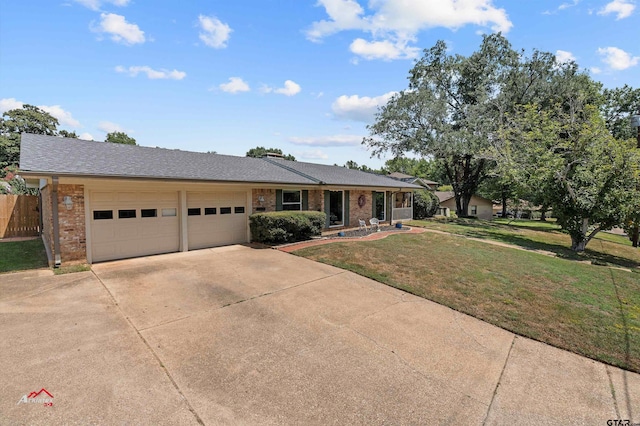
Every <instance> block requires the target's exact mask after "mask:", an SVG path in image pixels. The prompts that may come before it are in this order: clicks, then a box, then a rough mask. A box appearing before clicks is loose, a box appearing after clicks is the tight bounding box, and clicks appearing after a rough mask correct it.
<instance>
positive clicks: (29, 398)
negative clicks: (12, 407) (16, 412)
mask: <svg viewBox="0 0 640 426" xmlns="http://www.w3.org/2000/svg"><path fill="white" fill-rule="evenodd" d="M20 404H44V406H45V407H51V406H53V395H51V393H49V391H47V390H46V389H45V388H42V389H40V390H39V391H38V392H35V391H34V392H31V393H30V394H29V395H27V394H24V395H22V398H20V400H19V401H18V405H20Z"/></svg>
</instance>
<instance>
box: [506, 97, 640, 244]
mask: <svg viewBox="0 0 640 426" xmlns="http://www.w3.org/2000/svg"><path fill="white" fill-rule="evenodd" d="M510 132H513V134H514V135H518V137H519V138H520V144H519V146H518V153H517V155H516V156H515V158H517V161H516V163H515V166H516V167H517V168H518V169H519V170H521V179H523V182H524V184H525V185H527V186H529V187H541V188H545V192H544V197H545V201H546V202H547V203H548V205H550V206H551V207H552V209H553V212H554V215H555V216H556V217H557V218H558V223H559V224H560V226H561V227H562V228H563V229H564V230H565V231H566V232H568V234H569V235H570V236H571V248H572V250H574V251H578V252H581V251H584V249H585V247H586V245H587V244H588V243H589V241H590V240H591V239H592V238H593V237H594V236H595V235H596V234H597V233H598V232H599V231H602V230H608V229H611V228H612V227H614V226H617V225H619V224H621V223H622V222H623V220H624V217H625V215H626V213H627V209H628V208H629V205H630V203H631V201H632V191H633V189H634V176H633V165H634V163H635V164H637V162H638V157H637V155H636V154H635V153H634V152H633V151H634V150H633V147H632V145H631V144H630V141H629V140H628V141H626V142H624V143H623V142H621V141H619V140H616V139H615V138H613V137H612V136H611V134H610V133H609V132H608V130H607V128H606V126H605V122H604V120H603V119H602V117H601V116H600V114H599V112H598V109H597V107H595V106H593V105H590V104H582V103H581V102H580V100H579V99H573V100H571V102H569V103H568V104H565V105H561V104H559V105H557V106H556V107H555V108H541V107H540V106H539V105H537V104H532V105H529V106H526V107H523V108H522V111H521V113H520V114H518V116H517V118H516V119H515V120H514V121H513V127H512V129H511V130H510Z"/></svg>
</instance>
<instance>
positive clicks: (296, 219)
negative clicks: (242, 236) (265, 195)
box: [249, 211, 327, 244]
mask: <svg viewBox="0 0 640 426" xmlns="http://www.w3.org/2000/svg"><path fill="white" fill-rule="evenodd" d="M326 219H327V215H326V214H325V213H322V212H309V211H295V212H290V211H287V212H269V213H255V214H252V215H251V216H249V227H250V228H251V240H252V241H256V242H260V243H267V244H282V243H291V242H295V241H302V240H308V239H309V238H311V237H312V236H315V235H320V233H321V232H322V229H323V228H324V225H325V221H326Z"/></svg>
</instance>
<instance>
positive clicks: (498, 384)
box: [482, 334, 518, 426]
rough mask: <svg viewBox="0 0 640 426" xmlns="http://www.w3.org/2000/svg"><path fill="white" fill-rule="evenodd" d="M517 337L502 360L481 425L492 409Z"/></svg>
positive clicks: (484, 423)
mask: <svg viewBox="0 0 640 426" xmlns="http://www.w3.org/2000/svg"><path fill="white" fill-rule="evenodd" d="M517 338H518V336H517V335H516V334H514V335H513V340H511V346H509V352H507V357H506V358H505V360H504V365H503V366H502V371H500V377H498V382H497V383H496V387H495V389H494V390H493V395H491V402H490V403H489V407H488V408H487V414H486V415H485V416H484V420H483V421H482V425H483V426H484V425H486V424H487V420H488V419H489V414H490V413H491V408H492V407H493V401H495V399H496V395H497V394H498V388H499V387H500V384H501V383H502V376H504V371H505V370H506V369H507V365H508V364H509V359H510V358H511V351H512V350H513V347H514V346H515V344H516V339H517Z"/></svg>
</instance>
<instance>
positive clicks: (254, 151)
mask: <svg viewBox="0 0 640 426" xmlns="http://www.w3.org/2000/svg"><path fill="white" fill-rule="evenodd" d="M268 153H274V154H280V155H282V156H283V157H282V158H284V159H285V160H289V161H296V157H294V156H293V155H291V154H287V155H285V154H284V153H283V152H282V150H281V149H280V148H265V147H263V146H257V147H255V148H251V149H250V150H249V151H247V154H246V156H247V157H255V158H262V157H264V156H266V155H267V154H268Z"/></svg>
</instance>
